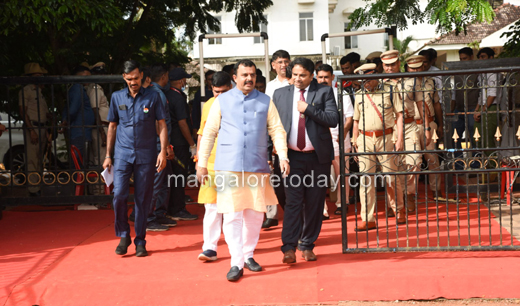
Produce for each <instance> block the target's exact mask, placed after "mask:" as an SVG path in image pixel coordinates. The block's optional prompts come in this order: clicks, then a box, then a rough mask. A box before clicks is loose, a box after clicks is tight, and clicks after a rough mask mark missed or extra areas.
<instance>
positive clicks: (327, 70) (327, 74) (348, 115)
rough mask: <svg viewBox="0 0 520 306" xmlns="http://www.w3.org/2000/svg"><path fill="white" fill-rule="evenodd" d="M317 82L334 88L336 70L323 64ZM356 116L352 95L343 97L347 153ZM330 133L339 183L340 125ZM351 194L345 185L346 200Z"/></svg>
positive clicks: (333, 163) (337, 212)
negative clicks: (353, 118) (351, 99)
mask: <svg viewBox="0 0 520 306" xmlns="http://www.w3.org/2000/svg"><path fill="white" fill-rule="evenodd" d="M316 74H317V76H316V80H317V81H318V83H319V84H322V85H326V86H329V87H332V80H333V79H334V70H333V69H332V67H331V66H330V65H328V64H322V65H321V66H320V67H318V68H317V69H316ZM333 92H334V99H335V101H336V105H337V104H338V103H339V102H338V96H337V95H338V92H337V91H336V90H334V91H333ZM353 116H354V107H353V106H352V102H351V101H350V95H343V120H344V128H343V130H344V134H343V135H344V136H345V137H344V149H345V153H350V149H351V144H350V129H351V128H352V124H353V121H352V117H353ZM330 133H331V134H332V144H333V145H334V160H333V161H332V166H333V167H334V173H335V175H336V177H335V178H334V180H335V181H336V182H339V175H340V168H339V156H340V154H339V124H338V125H337V126H336V127H333V128H331V129H330ZM345 166H346V169H345V172H348V170H349V161H348V158H347V157H345ZM340 189H341V188H339V185H337V187H336V194H337V200H336V211H335V212H334V213H335V214H341V193H340ZM349 193H350V184H348V183H347V184H345V194H346V197H345V198H346V199H347V200H348V195H349ZM323 216H324V218H325V219H328V217H329V215H328V212H327V204H326V203H325V209H324V211H323Z"/></svg>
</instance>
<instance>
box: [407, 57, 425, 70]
mask: <svg viewBox="0 0 520 306" xmlns="http://www.w3.org/2000/svg"><path fill="white" fill-rule="evenodd" d="M425 60H426V58H425V57H424V56H422V55H412V56H410V57H409V58H407V59H406V64H408V67H410V68H420V67H421V66H422V65H423V63H424V61H425Z"/></svg>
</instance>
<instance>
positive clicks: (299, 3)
mask: <svg viewBox="0 0 520 306" xmlns="http://www.w3.org/2000/svg"><path fill="white" fill-rule="evenodd" d="M519 1H520V0H515V1H514V2H519ZM419 3H420V6H421V8H422V9H424V7H425V6H426V5H427V1H426V0H420V2H419ZM365 5H366V2H365V1H363V0H273V5H272V6H271V7H269V8H268V9H267V10H266V11H265V12H264V15H265V16H266V18H267V21H268V24H267V25H265V24H262V25H261V31H263V32H266V33H267V34H268V37H269V55H272V54H273V53H274V52H275V51H276V50H279V49H284V50H286V51H288V52H289V54H290V55H291V57H297V56H305V57H309V58H310V59H312V60H314V61H316V60H319V59H321V53H322V46H321V37H322V35H323V34H325V33H343V32H346V31H363V30H371V29H377V28H378V27H376V26H369V27H363V28H360V29H350V28H348V23H349V21H350V19H349V18H350V15H351V14H352V12H354V10H355V9H356V8H359V7H364V6H365ZM214 16H216V17H217V18H218V19H219V20H220V21H221V31H220V33H227V34H233V33H238V30H237V28H236V26H235V12H229V13H227V12H219V13H215V14H214ZM435 28H436V27H435V25H431V24H429V23H420V24H417V25H412V24H410V25H409V27H408V29H406V30H404V31H399V30H398V31H397V38H398V39H400V40H403V39H404V38H405V37H407V36H412V37H413V41H412V42H411V43H410V45H409V49H410V51H414V50H417V49H419V48H421V47H423V46H424V45H425V44H426V43H428V42H430V41H432V39H434V38H435V37H437V36H439V35H438V34H436V32H435ZM497 35H498V34H497ZM497 35H495V36H497ZM495 40H496V39H495ZM202 43H203V51H204V52H203V53H204V60H205V63H206V64H205V66H206V67H207V68H212V69H216V70H220V69H221V67H222V66H224V65H226V64H230V63H234V62H236V60H238V59H243V58H249V59H252V60H253V61H254V62H255V63H256V64H257V67H258V68H259V69H261V70H262V71H263V70H265V69H264V61H263V56H264V44H263V39H261V38H259V37H256V38H253V37H241V38H222V39H204V40H203V42H202ZM483 43H484V41H483ZM465 46H466V45H460V46H455V47H456V48H459V49H460V48H462V47H465ZM429 47H434V48H435V49H439V50H438V51H439V52H438V53H439V54H438V55H439V61H441V62H442V61H446V60H458V53H457V50H458V49H456V50H455V49H453V48H454V46H450V47H449V50H447V49H446V50H445V48H443V47H441V46H435V45H432V46H428V47H427V48H429ZM326 48H327V50H326V52H327V62H328V63H330V64H332V66H333V67H334V68H335V69H338V68H339V59H340V58H341V57H342V56H344V55H346V54H348V53H349V52H357V53H359V54H360V55H361V58H362V59H364V58H365V57H366V56H367V55H368V54H369V53H371V52H373V51H385V50H387V49H388V35H387V34H383V33H379V34H370V35H360V36H354V37H347V38H344V37H339V38H330V39H329V38H328V39H327V40H326ZM190 56H191V57H192V58H194V59H198V58H199V42H198V40H197V41H196V42H194V45H193V50H192V52H191V54H190ZM263 72H264V75H265V71H263Z"/></svg>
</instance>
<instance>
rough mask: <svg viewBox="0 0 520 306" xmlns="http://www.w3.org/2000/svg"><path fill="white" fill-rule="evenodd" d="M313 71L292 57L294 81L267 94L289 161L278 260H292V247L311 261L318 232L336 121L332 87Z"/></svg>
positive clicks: (308, 63) (307, 63) (309, 64)
mask: <svg viewBox="0 0 520 306" xmlns="http://www.w3.org/2000/svg"><path fill="white" fill-rule="evenodd" d="M313 72H314V63H313V62H312V61H311V60H309V59H307V58H296V59H295V60H294V61H293V68H292V76H293V79H294V86H286V87H282V88H280V89H277V90H276V91H275V92H274V95H273V102H274V104H275V105H276V108H277V109H278V112H279V114H280V118H281V120H282V124H283V126H284V128H285V131H286V132H287V143H288V147H289V154H288V157H289V160H290V164H291V173H290V175H289V176H288V177H287V178H286V179H285V181H284V184H285V194H286V203H285V208H284V221H283V229H282V243H283V246H282V252H283V253H284V257H283V262H284V263H294V262H296V254H295V250H296V248H297V247H298V249H299V250H301V251H302V257H303V258H304V259H305V260H306V261H314V260H316V255H315V254H314V252H313V249H314V242H315V241H316V239H317V238H318V235H319V234H320V231H321V223H322V212H323V205H324V203H325V195H326V190H327V184H326V182H327V180H328V178H329V177H330V166H331V164H332V160H333V159H334V149H333V146H332V136H331V134H330V128H331V127H335V126H336V125H337V124H338V122H339V114H338V108H337V106H336V102H335V100H334V93H333V91H332V88H331V87H328V86H324V85H320V84H317V83H316V82H312V80H313V77H314V74H313ZM293 167H294V168H293ZM302 222H303V226H302Z"/></svg>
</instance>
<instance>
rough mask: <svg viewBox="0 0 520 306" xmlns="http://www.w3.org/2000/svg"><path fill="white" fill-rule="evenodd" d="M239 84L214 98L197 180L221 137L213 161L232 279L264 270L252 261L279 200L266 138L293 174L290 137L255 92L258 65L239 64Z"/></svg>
mask: <svg viewBox="0 0 520 306" xmlns="http://www.w3.org/2000/svg"><path fill="white" fill-rule="evenodd" d="M233 79H234V80H235V82H236V84H237V86H236V87H235V88H233V89H232V90H230V91H228V92H226V93H223V94H222V95H220V96H219V97H218V98H216V99H215V101H214V103H213V105H212V106H211V109H210V112H209V115H208V119H207V121H206V126H205V127H204V131H203V134H202V139H201V142H200V148H199V155H200V156H199V161H198V168H197V177H198V178H199V180H205V179H206V177H205V176H207V173H208V170H207V163H208V157H209V155H210V152H211V150H212V148H213V145H214V143H215V137H216V135H217V133H218V142H217V144H216V146H217V152H216V158H215V166H214V169H215V180H214V181H215V184H216V188H217V210H218V212H219V213H223V215H224V222H223V231H224V236H225V239H226V243H227V245H228V248H229V253H230V254H231V269H230V271H229V272H228V274H227V279H228V280H229V281H237V280H239V279H240V277H242V275H243V268H244V266H245V267H246V268H247V269H249V270H251V271H255V272H257V271H261V270H262V267H261V266H260V265H259V264H258V263H257V262H256V261H255V260H254V259H253V253H254V250H255V247H256V244H257V243H258V239H259V237H260V229H261V226H262V221H263V216H264V213H265V212H266V206H267V205H276V204H277V203H278V202H277V199H276V196H275V194H274V190H273V187H272V186H271V184H270V175H269V172H270V169H269V165H268V164H267V161H268V152H267V142H268V136H271V139H272V141H273V143H274V146H275V148H276V150H277V153H278V156H279V158H280V168H281V170H282V172H284V173H285V174H286V175H287V174H288V173H289V160H288V158H287V141H286V133H285V130H284V128H283V126H282V123H281V121H280V117H279V115H278V111H277V110H276V107H275V106H274V104H273V102H272V101H271V99H270V98H269V97H268V96H267V95H265V94H263V93H260V92H259V91H257V90H256V89H255V80H256V66H255V65H254V63H253V62H251V61H249V60H242V61H239V62H238V63H237V64H236V65H235V75H233Z"/></svg>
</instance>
